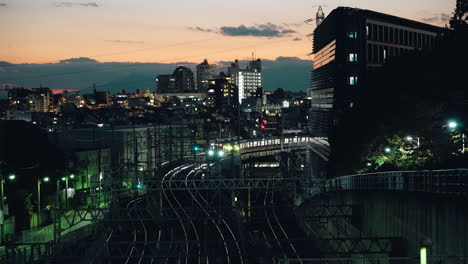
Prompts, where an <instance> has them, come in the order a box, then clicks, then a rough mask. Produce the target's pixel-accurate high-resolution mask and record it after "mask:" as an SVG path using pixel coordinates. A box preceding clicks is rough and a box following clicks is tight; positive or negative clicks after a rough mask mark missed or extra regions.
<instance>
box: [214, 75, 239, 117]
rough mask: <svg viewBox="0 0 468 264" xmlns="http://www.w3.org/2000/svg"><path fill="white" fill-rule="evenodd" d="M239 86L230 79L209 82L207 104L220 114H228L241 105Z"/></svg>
mask: <svg viewBox="0 0 468 264" xmlns="http://www.w3.org/2000/svg"><path fill="white" fill-rule="evenodd" d="M237 93H238V90H237V86H236V85H235V84H233V83H231V82H230V80H229V79H228V78H217V79H213V80H210V81H209V87H208V90H207V103H208V106H209V107H213V108H216V109H217V110H218V111H220V112H228V111H229V110H230V109H232V108H233V107H237V106H238V105H239V102H238V97H239V96H238V94H237Z"/></svg>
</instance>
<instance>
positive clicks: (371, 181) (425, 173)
mask: <svg viewBox="0 0 468 264" xmlns="http://www.w3.org/2000/svg"><path fill="white" fill-rule="evenodd" d="M325 191H327V192H334V191H401V192H427V193H440V194H450V195H463V196H465V195H467V194H468V169H451V170H420V171H389V172H376V173H367V174H357V175H348V176H341V177H337V178H335V179H331V180H327V181H326V183H325Z"/></svg>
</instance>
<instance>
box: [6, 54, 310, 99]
mask: <svg viewBox="0 0 468 264" xmlns="http://www.w3.org/2000/svg"><path fill="white" fill-rule="evenodd" d="M96 62H97V61H96V60H93V59H90V58H73V59H68V60H62V61H60V62H59V63H46V64H14V66H12V67H4V68H1V67H0V84H2V83H3V84H11V83H14V84H15V86H22V87H26V88H32V87H37V85H38V83H42V84H43V85H46V86H48V87H51V88H53V89H79V90H82V91H83V92H89V91H92V87H93V83H96V86H97V87H98V89H99V90H104V91H111V92H119V91H121V90H122V89H126V90H130V91H134V90H136V89H140V90H145V89H146V88H150V89H151V90H153V89H154V87H155V81H154V77H155V76H157V75H159V74H170V73H172V72H173V71H174V69H175V68H176V67H177V66H178V65H184V66H187V67H189V68H190V69H192V71H194V72H195V67H196V65H197V64H198V63H200V62H196V63H194V62H177V63H127V62H99V63H96ZM248 62H249V61H247V60H241V61H240V64H241V67H242V68H245V67H247V65H248ZM231 63H232V61H224V62H217V70H218V71H224V72H226V67H227V66H229V65H230V64H231ZM3 64H5V65H7V66H8V65H10V64H9V63H7V62H3ZM311 69H312V62H311V61H310V60H302V59H300V58H296V57H278V58H276V59H275V60H262V74H263V78H262V79H263V86H264V88H265V89H267V90H274V89H276V88H278V87H282V88H284V89H286V90H291V91H299V90H303V91H305V90H306V89H307V88H308V87H309V79H310V70H311Z"/></svg>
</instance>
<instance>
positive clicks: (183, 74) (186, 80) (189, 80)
mask: <svg viewBox="0 0 468 264" xmlns="http://www.w3.org/2000/svg"><path fill="white" fill-rule="evenodd" d="M172 76H173V77H174V79H175V90H176V91H178V92H183V93H187V92H188V93H193V92H195V81H194V79H193V72H192V70H190V69H189V68H186V67H184V66H179V67H177V68H176V69H175V70H174V72H173V73H172Z"/></svg>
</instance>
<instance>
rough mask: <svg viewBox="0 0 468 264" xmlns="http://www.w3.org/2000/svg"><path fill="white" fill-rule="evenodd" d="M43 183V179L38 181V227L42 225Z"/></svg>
mask: <svg viewBox="0 0 468 264" xmlns="http://www.w3.org/2000/svg"><path fill="white" fill-rule="evenodd" d="M41 183H42V182H41V179H40V178H39V179H37V227H39V226H40V225H41ZM2 203H3V202H2Z"/></svg>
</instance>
